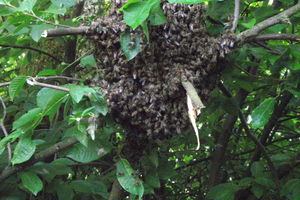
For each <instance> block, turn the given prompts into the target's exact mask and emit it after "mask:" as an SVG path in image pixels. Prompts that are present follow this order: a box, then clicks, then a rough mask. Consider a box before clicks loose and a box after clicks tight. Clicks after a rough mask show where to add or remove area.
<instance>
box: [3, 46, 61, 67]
mask: <svg viewBox="0 0 300 200" xmlns="http://www.w3.org/2000/svg"><path fill="white" fill-rule="evenodd" d="M0 47H8V48H15V49H29V50H32V51H35V52H38V53H41V54H44V55H46V56H49V57H50V58H52V59H53V60H55V61H57V62H59V63H60V62H62V61H61V60H60V59H58V58H56V57H54V56H52V55H51V54H49V53H47V52H45V51H43V50H40V49H37V48H34V47H29V46H19V45H9V44H0Z"/></svg>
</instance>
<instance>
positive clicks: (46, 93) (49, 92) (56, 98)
mask: <svg viewBox="0 0 300 200" xmlns="http://www.w3.org/2000/svg"><path fill="white" fill-rule="evenodd" d="M68 95H69V94H68V93H67V92H64V91H60V90H55V89H51V88H43V89H41V90H40V91H39V92H38V93H37V98H36V102H37V105H38V106H39V107H40V108H42V109H43V110H44V111H45V113H46V114H47V113H49V112H50V111H51V109H52V108H53V107H55V105H57V104H60V103H62V102H63V101H64V100H65V99H66V97H67V96H68Z"/></svg>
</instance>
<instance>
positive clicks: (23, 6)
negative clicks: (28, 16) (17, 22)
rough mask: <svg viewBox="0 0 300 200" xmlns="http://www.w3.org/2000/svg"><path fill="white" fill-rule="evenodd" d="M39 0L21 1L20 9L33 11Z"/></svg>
mask: <svg viewBox="0 0 300 200" xmlns="http://www.w3.org/2000/svg"><path fill="white" fill-rule="evenodd" d="M36 1H37V0H24V1H22V2H21V3H20V7H19V8H18V11H32V9H33V7H34V5H35V3H36Z"/></svg>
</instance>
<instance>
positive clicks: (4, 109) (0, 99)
mask: <svg viewBox="0 0 300 200" xmlns="http://www.w3.org/2000/svg"><path fill="white" fill-rule="evenodd" d="M0 101H1V104H2V109H3V113H2V119H1V120H0V128H1V129H2V131H3V133H4V135H5V137H6V136H8V132H7V130H6V128H5V126H4V120H5V117H6V106H5V103H4V101H3V99H2V98H1V97H0ZM7 154H8V162H9V163H10V161H11V158H12V151H11V145H10V143H7Z"/></svg>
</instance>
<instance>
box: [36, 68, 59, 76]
mask: <svg viewBox="0 0 300 200" xmlns="http://www.w3.org/2000/svg"><path fill="white" fill-rule="evenodd" d="M55 75H57V73H56V71H55V70H53V69H46V70H43V71H41V72H39V73H38V76H55Z"/></svg>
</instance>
